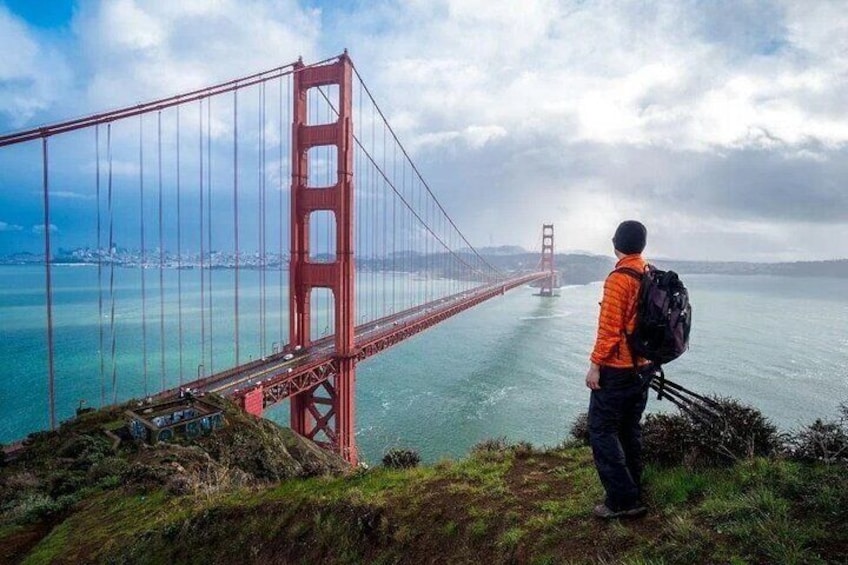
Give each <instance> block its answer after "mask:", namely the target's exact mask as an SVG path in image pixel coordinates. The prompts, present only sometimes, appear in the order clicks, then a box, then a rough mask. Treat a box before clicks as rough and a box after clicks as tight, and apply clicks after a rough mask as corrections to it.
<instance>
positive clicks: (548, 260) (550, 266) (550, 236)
mask: <svg viewBox="0 0 848 565" xmlns="http://www.w3.org/2000/svg"><path fill="white" fill-rule="evenodd" d="M540 267H541V270H542V271H549V272H550V276H548V277H547V278H545V279H543V280H542V288H541V289H540V290H539V295H540V296H553V295H554V286H556V272H555V271H554V225H553V224H542V260H541V265H540Z"/></svg>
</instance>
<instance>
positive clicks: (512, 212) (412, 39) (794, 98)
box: [0, 0, 848, 261]
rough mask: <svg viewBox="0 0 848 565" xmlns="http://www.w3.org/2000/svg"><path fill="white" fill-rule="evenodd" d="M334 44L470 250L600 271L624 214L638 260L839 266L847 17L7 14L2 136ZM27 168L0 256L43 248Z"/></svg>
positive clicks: (413, 5) (219, 11) (256, 9)
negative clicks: (644, 234)
mask: <svg viewBox="0 0 848 565" xmlns="http://www.w3.org/2000/svg"><path fill="white" fill-rule="evenodd" d="M344 48H347V49H349V52H350V54H351V57H352V58H353V60H354V62H355V64H356V66H357V68H358V69H359V71H360V72H361V73H362V75H363V77H364V78H365V80H366V82H367V83H368V85H369V87H370V88H371V90H372V91H373V92H374V94H375V96H376V97H377V99H378V102H379V103H380V105H381V106H382V108H383V109H384V110H385V111H386V114H387V116H388V118H389V121H390V123H391V124H392V125H393V127H394V128H395V129H396V130H397V132H398V134H399V136H400V138H401V139H402V140H403V141H404V143H405V144H406V145H407V147H408V148H409V149H410V151H411V153H412V156H413V158H414V160H415V162H416V163H417V164H418V166H419V167H420V169H421V171H422V173H423V174H424V176H425V178H426V179H427V180H428V182H429V183H430V185H431V186H432V187H433V189H434V191H435V192H436V194H437V195H438V197H439V198H440V199H441V201H442V202H443V203H444V205H445V207H446V208H447V209H448V210H449V211H450V212H451V214H452V215H453V216H454V218H455V219H456V221H457V224H458V225H460V227H461V228H462V229H463V230H464V231H465V232H466V234H467V236H468V238H469V240H471V241H472V242H474V243H475V244H477V245H479V246H482V245H491V244H494V245H505V244H517V245H522V246H524V247H526V248H529V249H533V248H537V247H538V245H539V239H540V232H541V230H540V225H541V224H542V223H543V222H553V223H554V224H555V225H556V227H557V247H558V250H561V251H568V250H571V251H574V250H580V251H587V252H591V253H601V254H610V253H611V249H610V238H611V235H612V233H613V232H614V230H615V227H616V225H617V224H618V222H620V221H622V220H625V219H639V220H641V221H642V222H643V223H645V224H646V225H647V227H648V230H649V243H648V249H647V253H648V255H649V256H654V257H664V258H679V259H700V260H751V261H781V260H813V259H828V258H844V257H848V252H846V251H845V242H848V182H847V181H848V112H846V110H845V101H846V100H848V2H846V1H829V0H804V1H797V2H781V1H768V2H766V1H755V0H750V1H744V0H743V1H736V0H734V1H715V2H699V1H696V0H689V1H679V2H656V3H654V2H644V1H633V2H628V1H626V0H622V1H615V2H613V1H588V0H582V1H548V0H522V1H521V2H517V1H498V0H432V1H425V0H405V1H401V0H398V1H373V2H371V1H369V2H365V1H362V2H331V1H317V0H313V1H302V2H299V1H297V0H183V1H181V2H159V1H155V0H151V1H143V0H104V1H96V0H91V1H78V2H77V1H63V0H51V1H45V2H32V1H29V0H0V53H4V56H3V57H2V58H0V132H9V131H14V130H19V129H24V128H27V127H34V126H36V125H39V124H44V123H49V122H51V121H55V120H59V119H64V118H68V117H74V116H80V115H85V114H89V113H93V112H97V111H100V110H104V109H107V108H114V107H120V106H123V105H129V104H135V103H138V102H141V101H145V100H150V99H154V98H158V97H162V96H166V95H171V94H175V93H178V92H181V91H185V90H189V89H192V88H197V87H201V86H205V85H207V84H210V83H214V82H217V81H222V80H226V79H230V78H234V77H237V76H241V75H244V74H246V73H248V72H252V71H259V70H263V69H267V68H273V67H276V66H279V65H280V64H283V63H287V62H290V61H292V60H294V59H296V58H297V57H298V56H303V58H304V60H306V61H316V60H320V59H323V58H326V57H328V56H332V55H335V54H338V53H340V52H341V51H342V50H343V49H344ZM4 159H5V160H4ZM23 162H25V159H22V158H21V153H18V152H16V151H11V152H10V151H8V150H4V149H0V251H4V250H5V251H9V250H11V249H13V248H15V247H16V246H22V245H24V244H26V243H27V242H29V243H30V244H31V243H32V242H35V241H37V240H38V238H40V237H41V235H42V233H43V229H44V228H43V226H39V225H38V213H39V210H40V208H39V206H40V200H39V194H38V192H37V190H31V189H29V188H21V187H22V186H24V185H23V184H19V183H18V180H17V177H16V176H14V175H13V173H12V172H10V171H11V170H12V169H13V168H14V166H18V164H19V163H23ZM13 165H14V166H13ZM38 166H39V163H38V162H37V160H36V161H33V162H32V164H31V165H27V167H29V169H32V170H31V171H30V172H31V173H32V174H35V175H37V174H38V171H39V170H40V169H38ZM20 167H23V165H20ZM62 188H63V187H61V186H59V187H58V188H57V193H59V194H58V195H57V198H58V199H60V200H61V199H62V198H63V197H64V199H65V201H66V202H65V204H66V205H68V206H86V205H90V204H91V203H90V201H86V199H85V198H86V197H85V196H84V195H80V194H78V193H77V192H74V191H72V190H62ZM61 193H64V195H62V194H61ZM77 229H78V228H77V227H76V226H74V225H72V224H70V223H69V224H66V225H63V224H62V222H61V221H60V220H59V219H57V221H56V224H55V226H53V227H51V231H55V232H56V234H57V237H59V238H60V242H61V241H65V242H68V243H79V242H82V241H83V240H84V239H85V237H87V236H86V235H85V234H83V233H82V232H79V233H76V232H75V230H77Z"/></svg>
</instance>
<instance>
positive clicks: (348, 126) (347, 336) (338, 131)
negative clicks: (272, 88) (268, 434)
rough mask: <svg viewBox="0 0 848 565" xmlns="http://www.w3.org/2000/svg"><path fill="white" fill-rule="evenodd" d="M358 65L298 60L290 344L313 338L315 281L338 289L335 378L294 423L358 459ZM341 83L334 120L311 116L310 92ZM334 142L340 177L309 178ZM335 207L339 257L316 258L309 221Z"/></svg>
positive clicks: (298, 409) (295, 408)
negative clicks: (320, 181) (316, 153)
mask: <svg viewBox="0 0 848 565" xmlns="http://www.w3.org/2000/svg"><path fill="white" fill-rule="evenodd" d="M352 69H353V67H352V64H351V61H350V58H349V57H348V55H347V51H345V53H344V55H342V56H341V57H340V58H339V60H338V61H337V62H335V63H331V64H327V65H321V66H316V67H305V66H304V65H303V63H302V62H298V63H297V64H296V65H295V71H294V81H293V106H294V107H293V120H292V122H293V123H292V188H291V255H290V260H289V316H290V318H289V344H290V345H291V346H292V347H297V346H300V347H302V348H303V349H307V348H308V347H309V346H310V344H311V339H310V331H311V328H310V318H311V315H310V314H311V310H310V309H311V305H310V295H311V293H312V289H313V288H327V289H330V290H331V291H332V293H333V303H334V308H335V350H336V351H335V359H334V369H335V370H334V374H333V376H332V377H330V378H329V379H328V380H326V381H324V382H322V383H321V384H319V385H316V386H315V387H313V388H311V389H308V390H306V391H304V392H301V393H299V394H297V395H295V396H293V397H292V399H291V427H292V429H293V430H294V431H295V432H297V433H298V434H300V435H302V436H304V437H306V438H309V439H311V440H313V441H316V442H317V443H319V444H322V445H324V446H325V447H328V448H330V449H332V450H333V451H335V452H337V453H339V454H340V455H341V456H342V457H344V458H345V459H346V460H347V461H348V462H350V463H352V464H356V463H357V461H358V457H357V450H356V439H355V436H354V389H355V383H356V346H355V336H354V325H355V320H356V317H355V311H354V273H355V271H354V256H353V246H354V241H353V233H354V232H353V221H354V214H353V151H354V147H353V122H352V106H353V104H352V91H353V89H352ZM329 85H337V86H338V93H339V99H338V100H333V101H332V104H333V105H334V106H335V108H336V109H337V110H338V119H337V120H336V121H335V122H331V123H327V124H320V125H317V124H312V125H310V124H309V123H308V120H307V117H308V92H309V90H310V89H313V88H318V87H322V86H329ZM328 145H329V146H335V147H336V150H337V154H336V155H337V163H338V176H337V180H336V184H334V185H332V186H327V187H315V186H311V185H310V183H309V157H308V152H309V150H310V149H311V148H313V147H322V146H328ZM317 211H329V212H332V214H333V216H334V217H335V221H336V254H335V256H336V258H335V261H334V262H332V263H319V262H311V261H310V260H309V245H310V241H309V221H310V216H311V215H312V213H313V212H317Z"/></svg>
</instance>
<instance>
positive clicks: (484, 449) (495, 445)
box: [471, 436, 509, 453]
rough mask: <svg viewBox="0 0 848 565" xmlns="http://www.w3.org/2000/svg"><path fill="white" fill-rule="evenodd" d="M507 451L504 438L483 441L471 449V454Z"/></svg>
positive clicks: (506, 443) (507, 443)
mask: <svg viewBox="0 0 848 565" xmlns="http://www.w3.org/2000/svg"><path fill="white" fill-rule="evenodd" d="M508 449H509V442H508V441H507V440H506V436H501V437H493V438H489V439H484V440H483V441H481V442H479V443H477V444H476V445H475V446H474V447H472V448H471V451H472V452H473V453H503V452H505V451H507V450H508Z"/></svg>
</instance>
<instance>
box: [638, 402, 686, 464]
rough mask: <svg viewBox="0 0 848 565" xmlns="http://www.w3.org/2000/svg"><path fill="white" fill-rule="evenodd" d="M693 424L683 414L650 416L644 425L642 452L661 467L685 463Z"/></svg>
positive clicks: (646, 457)
mask: <svg viewBox="0 0 848 565" xmlns="http://www.w3.org/2000/svg"><path fill="white" fill-rule="evenodd" d="M691 435H692V426H691V422H690V421H689V420H688V419H687V418H686V417H685V416H684V415H683V414H648V415H647V416H646V417H645V421H644V423H643V424H642V452H643V457H644V459H645V460H646V461H650V462H652V463H657V464H659V465H666V466H672V465H679V464H681V463H683V461H684V459H685V458H686V454H687V452H688V450H689V449H690V446H691V443H692V437H691Z"/></svg>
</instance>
